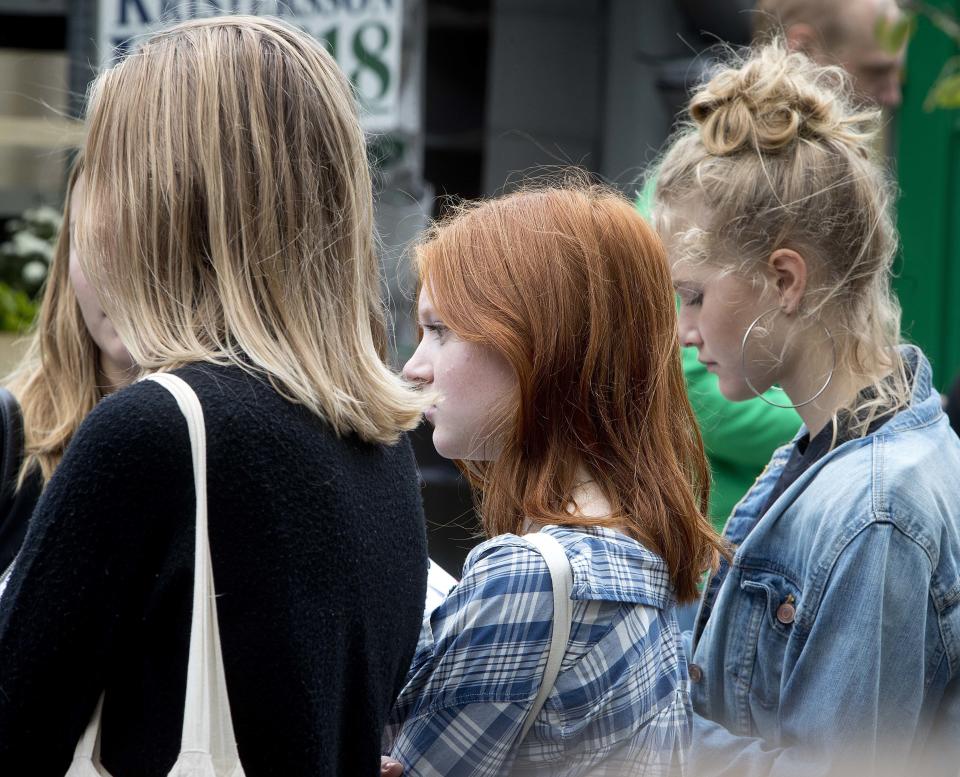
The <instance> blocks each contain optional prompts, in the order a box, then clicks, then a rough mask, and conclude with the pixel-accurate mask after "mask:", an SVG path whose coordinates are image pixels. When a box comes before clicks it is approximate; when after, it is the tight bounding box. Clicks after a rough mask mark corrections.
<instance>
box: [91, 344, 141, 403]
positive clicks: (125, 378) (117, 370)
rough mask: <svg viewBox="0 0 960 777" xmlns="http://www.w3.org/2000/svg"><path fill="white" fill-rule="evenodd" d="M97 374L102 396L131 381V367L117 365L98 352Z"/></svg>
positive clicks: (101, 352)
mask: <svg viewBox="0 0 960 777" xmlns="http://www.w3.org/2000/svg"><path fill="white" fill-rule="evenodd" d="M97 373H98V374H97V382H98V384H99V385H100V390H101V391H102V392H103V394H104V396H106V395H107V394H112V393H113V392H114V391H117V390H118V389H122V388H123V387H124V386H127V385H129V384H130V383H131V381H132V380H133V369H132V368H131V367H127V366H125V365H121V364H118V363H117V362H115V361H114V360H113V359H111V358H110V357H109V356H107V354H105V353H104V352H103V351H100V363H99V365H98V369H97Z"/></svg>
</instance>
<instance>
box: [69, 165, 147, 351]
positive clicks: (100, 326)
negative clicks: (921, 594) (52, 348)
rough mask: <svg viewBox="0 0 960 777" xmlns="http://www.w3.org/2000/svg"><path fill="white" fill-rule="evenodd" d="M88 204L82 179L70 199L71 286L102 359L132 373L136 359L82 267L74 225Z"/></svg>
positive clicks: (81, 177)
mask: <svg viewBox="0 0 960 777" xmlns="http://www.w3.org/2000/svg"><path fill="white" fill-rule="evenodd" d="M84 202H85V187H84V178H83V176H82V175H81V176H80V177H79V178H77V180H76V182H75V183H74V186H73V194H72V195H71V197H70V285H71V286H73V292H74V294H76V296H77V302H78V303H79V305H80V314H81V315H82V316H83V323H84V324H86V327H87V331H88V332H90V337H91V338H92V339H93V342H94V343H95V344H96V346H97V348H99V349H100V353H101V354H102V356H103V357H104V358H105V359H107V360H109V362H111V363H112V364H113V365H114V366H115V367H116V368H118V369H121V370H126V369H130V368H132V367H133V359H131V358H130V354H129V353H128V352H127V349H126V347H125V346H124V345H123V343H122V342H120V337H119V336H118V335H117V330H116V329H114V328H113V324H112V323H111V321H110V319H109V318H107V315H106V313H104V312H103V308H101V307H100V302H99V301H98V300H97V293H96V291H95V290H94V288H93V286H91V285H90V283H89V282H88V281H87V278H86V276H85V275H84V274H83V269H82V268H81V267H80V257H79V255H78V254H77V241H76V240H75V239H74V222H75V219H76V216H77V214H78V213H80V211H81V209H82V208H83V206H84Z"/></svg>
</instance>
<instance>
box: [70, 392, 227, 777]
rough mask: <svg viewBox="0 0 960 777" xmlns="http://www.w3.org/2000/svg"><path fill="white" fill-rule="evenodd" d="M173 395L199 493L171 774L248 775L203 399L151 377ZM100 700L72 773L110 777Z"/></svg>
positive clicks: (78, 776)
mask: <svg viewBox="0 0 960 777" xmlns="http://www.w3.org/2000/svg"><path fill="white" fill-rule="evenodd" d="M147 379H148V380H153V381H156V382H157V383H159V384H160V385H161V386H163V387H164V388H165V389H167V391H169V392H170V393H171V394H173V396H174V398H175V399H176V400H177V404H178V405H179V406H180V410H181V412H182V413H183V415H184V418H186V419H187V428H188V430H189V432H190V448H191V451H192V453H193V481H194V487H195V489H196V495H197V529H196V545H195V555H196V560H195V562H194V573H193V622H192V624H191V626H190V657H189V660H188V663H187V695H186V700H185V702H184V707H183V735H182V739H181V744H180V756H179V757H178V758H177V762H176V763H175V764H174V766H173V768H172V769H171V770H170V772H169V777H244V773H243V767H242V766H241V765H240V756H239V753H238V752H237V740H236V737H235V736H234V733H233V719H232V718H231V716H230V702H229V699H228V698H227V681H226V676H225V674H224V671H223V653H222V651H221V649H220V629H219V627H218V626H217V605H216V601H215V599H214V588H213V565H212V563H211V560H210V540H209V537H208V534H207V442H206V430H205V428H204V425H203V409H202V408H201V407H200V400H198V399H197V395H196V394H195V393H194V392H193V389H192V388H190V386H189V385H187V383H185V382H184V381H183V380H181V379H180V378H178V377H176V376H175V375H170V374H168V373H161V374H156V375H148V376H147ZM102 707H103V696H101V697H100V701H99V702H98V703H97V708H96V710H94V713H93V717H92V718H91V719H90V723H89V725H88V726H87V730H86V732H85V733H84V734H83V736H82V737H80V741H79V742H78V743H77V749H76V751H75V752H74V756H73V763H71V765H70V768H69V769H68V770H67V774H66V777H110V774H109V772H107V770H106V769H104V768H103V766H102V765H101V764H100V711H101V709H102Z"/></svg>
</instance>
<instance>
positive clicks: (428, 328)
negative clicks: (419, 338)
mask: <svg viewBox="0 0 960 777" xmlns="http://www.w3.org/2000/svg"><path fill="white" fill-rule="evenodd" d="M422 328H423V331H425V332H432V333H433V334H435V335H436V336H437V337H443V335H444V333H445V332H446V331H447V328H446V327H445V326H444V325H443V324H423V325H422Z"/></svg>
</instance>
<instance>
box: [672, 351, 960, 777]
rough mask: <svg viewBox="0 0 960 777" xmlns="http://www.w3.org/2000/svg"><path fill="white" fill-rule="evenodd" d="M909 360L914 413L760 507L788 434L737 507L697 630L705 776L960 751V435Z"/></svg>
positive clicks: (700, 753)
mask: <svg viewBox="0 0 960 777" xmlns="http://www.w3.org/2000/svg"><path fill="white" fill-rule="evenodd" d="M902 354H903V356H904V358H905V359H907V361H908V363H910V364H911V366H912V367H913V373H914V388H913V396H912V400H911V402H910V405H909V406H908V407H907V408H905V409H903V410H901V411H900V412H899V413H897V414H896V415H895V416H894V417H893V418H891V419H890V420H889V421H888V422H887V423H885V424H883V425H882V426H881V427H880V428H879V429H877V430H875V431H874V432H873V433H872V434H869V435H868V436H866V437H864V438H861V439H857V440H851V441H848V442H846V443H844V444H842V445H839V446H838V447H837V448H835V449H834V450H832V451H831V452H829V453H828V454H826V455H825V456H824V457H822V458H821V459H820V460H819V461H817V462H816V463H815V464H814V465H813V466H812V467H810V469H808V470H807V471H806V472H804V473H803V475H802V476H801V477H800V478H799V479H798V480H797V481H796V482H795V483H793V484H792V485H791V486H790V487H789V488H788V489H787V490H786V491H784V493H783V494H782V495H781V496H780V497H779V498H778V499H777V501H776V502H774V503H773V505H772V506H771V507H770V509H769V510H768V511H767V512H766V513H765V514H763V515H759V514H758V513H759V511H760V510H761V509H762V507H763V505H764V503H765V502H766V501H767V497H768V495H769V494H770V491H771V489H772V488H773V486H774V484H775V483H776V482H777V479H778V478H779V476H780V473H781V471H782V470H783V467H784V465H785V464H786V462H787V459H788V458H789V456H790V452H791V450H792V446H793V445H794V444H795V442H794V443H791V444H789V445H787V446H784V447H783V448H781V449H779V450H778V451H777V452H776V453H774V456H773V459H772V460H771V462H770V464H769V465H768V466H767V469H766V470H765V471H764V473H763V474H762V475H761V476H760V477H759V478H758V479H757V482H756V483H755V484H754V486H753V488H752V489H751V490H750V491H749V492H748V493H747V495H746V496H745V497H744V498H743V499H742V500H741V501H740V503H739V504H738V505H737V506H736V508H734V511H733V513H732V515H731V517H730V519H729V521H728V523H727V526H726V529H725V531H724V535H725V536H726V538H727V539H728V540H729V541H730V542H731V543H733V545H734V547H735V548H736V553H735V555H734V558H733V561H732V564H730V565H729V566H728V565H726V564H724V565H723V566H722V568H721V570H720V572H719V573H718V574H717V575H716V576H715V577H714V579H713V580H712V581H711V582H710V584H709V585H708V587H707V589H706V590H705V592H704V595H703V599H702V601H701V604H700V611H699V614H698V617H697V623H696V626H695V630H694V633H693V635H692V640H693V647H692V653H693V659H692V662H691V668H690V676H691V681H692V686H691V688H692V696H693V703H694V709H695V711H696V713H697V716H696V717H695V722H694V742H693V752H692V754H691V756H692V762H691V766H692V769H691V771H692V772H693V773H694V774H698V775H699V774H731V775H732V774H736V775H753V774H757V775H759V774H771V773H773V774H803V775H810V774H824V773H826V772H828V771H830V770H832V769H839V768H841V767H840V766H839V762H838V760H837V759H838V758H839V757H840V756H839V754H840V753H844V754H851V755H852V753H851V750H853V751H855V752H856V756H855V757H856V759H857V760H856V772H857V773H863V774H865V773H868V772H869V771H870V770H871V768H873V767H875V766H876V765H877V764H880V765H881V766H882V767H883V768H887V767H889V768H891V773H903V772H902V771H901V768H900V766H902V767H903V768H904V769H905V768H906V764H907V763H908V761H909V760H910V759H911V758H917V759H920V758H925V757H928V756H929V755H930V753H931V752H932V751H933V749H934V748H933V743H934V741H936V742H937V745H938V747H939V746H940V745H941V744H942V743H943V742H949V743H950V744H952V746H953V747H957V746H958V745H960V682H958V680H957V676H958V673H960V440H958V439H957V436H956V435H955V434H954V433H953V431H952V430H951V429H950V427H949V425H948V423H947V418H946V416H945V415H944V414H943V412H942V410H941V403H940V396H939V394H938V393H937V392H936V391H935V390H934V389H933V388H932V386H931V370H930V365H929V363H928V362H927V360H926V359H925V358H924V356H923V354H922V353H920V351H919V350H918V349H916V348H914V347H910V346H906V347H904V348H903V349H902ZM804 433H805V429H801V430H800V435H802V434H804ZM798 436H799V435H798ZM890 758H893V759H903V761H902V763H900V766H897V765H895V764H892V763H891V761H890V760H889V759H890ZM957 764H960V760H953V761H952V764H950V766H951V767H952V769H953V772H954V773H956V769H957ZM843 773H852V772H850V771H849V770H848V769H843Z"/></svg>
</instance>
